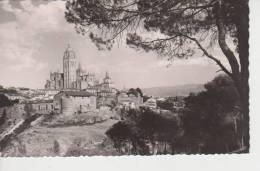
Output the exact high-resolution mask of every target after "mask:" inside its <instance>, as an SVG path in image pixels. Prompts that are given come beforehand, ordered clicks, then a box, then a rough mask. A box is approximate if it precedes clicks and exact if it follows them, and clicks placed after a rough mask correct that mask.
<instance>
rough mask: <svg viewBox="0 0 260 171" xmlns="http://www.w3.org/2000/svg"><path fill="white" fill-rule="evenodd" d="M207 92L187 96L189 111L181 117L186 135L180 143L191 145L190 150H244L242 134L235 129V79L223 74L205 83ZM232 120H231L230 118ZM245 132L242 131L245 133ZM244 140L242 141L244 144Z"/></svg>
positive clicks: (212, 151) (236, 97)
mask: <svg viewBox="0 0 260 171" xmlns="http://www.w3.org/2000/svg"><path fill="white" fill-rule="evenodd" d="M205 88H206V91H204V92H201V93H199V94H198V95H192V96H189V97H187V98H186V99H185V101H186V111H185V113H184V115H183V117H182V121H183V128H184V130H185V134H184V136H183V138H182V140H181V141H180V142H179V145H182V144H189V147H188V148H189V150H187V149H186V150H187V152H189V153H198V152H202V153H227V152H231V151H234V150H237V149H243V144H242V143H243V141H244V140H243V135H241V129H240V131H236V129H235V124H236V126H238V127H239V128H240V127H241V123H240V122H237V123H235V124H234V122H233V121H232V120H233V118H234V117H238V121H241V116H239V115H237V113H236V111H235V106H237V104H238V100H237V99H238V93H237V90H236V88H235V87H234V83H233V81H232V80H231V79H230V78H229V77H227V76H224V75H221V76H218V77H216V78H215V79H214V80H213V81H211V82H209V83H208V84H206V85H205ZM230 119H232V120H231V121H230ZM242 134H243V132H242ZM241 142H242V143H241Z"/></svg>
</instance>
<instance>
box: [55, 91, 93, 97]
mask: <svg viewBox="0 0 260 171" xmlns="http://www.w3.org/2000/svg"><path fill="white" fill-rule="evenodd" d="M60 93H63V94H65V95H67V96H74V97H89V96H94V94H92V93H89V92H87V91H62V92H60Z"/></svg>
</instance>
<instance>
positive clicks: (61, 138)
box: [3, 120, 117, 156]
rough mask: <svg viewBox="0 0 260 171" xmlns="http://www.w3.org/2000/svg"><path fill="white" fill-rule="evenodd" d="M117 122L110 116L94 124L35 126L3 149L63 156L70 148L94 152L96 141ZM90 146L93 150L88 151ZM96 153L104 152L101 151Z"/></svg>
mask: <svg viewBox="0 0 260 171" xmlns="http://www.w3.org/2000/svg"><path fill="white" fill-rule="evenodd" d="M115 122H117V121H115V120H107V121H105V122H102V123H97V124H94V125H85V126H69V127H57V128H47V127H44V126H38V127H32V128H30V129H28V130H26V131H25V132H23V133H21V134H20V135H19V136H18V138H17V139H16V140H14V141H12V142H11V145H10V147H9V148H7V149H6V150H5V151H4V152H3V153H4V156H64V155H68V151H74V152H75V150H76V151H77V150H80V151H85V153H84V154H81V155H93V151H95V150H96V149H95V148H96V147H97V146H96V145H95V144H97V143H100V142H102V141H103V140H104V139H105V138H106V135H105V132H106V130H107V129H109V127H111V126H112V125H113V124H114V123H115ZM55 140H56V141H57V142H58V146H59V150H58V151H59V152H58V153H57V152H56V153H55V152H54V151H55V150H54V148H55V147H54V146H55V145H54V141H55ZM90 148H92V149H93V150H92V151H91V150H90V151H89V149H90ZM87 150H88V151H87ZM56 151H57V150H56ZM70 153H71V152H70ZM94 153H97V154H99V155H102V152H100V151H98V152H94ZM71 154H74V153H71ZM79 155H80V154H79Z"/></svg>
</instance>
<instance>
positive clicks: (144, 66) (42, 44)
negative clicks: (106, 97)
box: [0, 0, 219, 88]
mask: <svg viewBox="0 0 260 171" xmlns="http://www.w3.org/2000/svg"><path fill="white" fill-rule="evenodd" d="M64 12H65V2H64V1H46V0H21V1H20V0H10V1H8V0H1V1H0V85H3V86H5V87H8V86H15V87H29V88H43V87H44V84H45V82H46V79H48V78H49V73H50V71H57V70H59V71H62V57H63V53H64V51H65V49H66V47H67V46H68V44H70V46H71V48H72V49H73V50H74V51H75V53H76V56H77V60H78V61H79V62H81V65H82V67H83V68H84V69H86V70H87V71H90V72H94V73H96V75H97V77H98V78H100V79H101V78H102V77H104V75H105V72H106V71H108V72H109V73H110V76H111V77H112V80H113V82H114V85H115V86H116V87H117V88H123V87H126V88H130V87H141V88H144V87H158V86H175V85H182V84H204V83H206V82H208V81H210V80H212V79H213V78H214V77H215V76H216V74H217V73H216V71H217V70H219V69H218V67H217V66H216V65H215V64H214V63H213V62H211V61H210V60H208V59H206V58H205V57H202V56H201V55H197V56H194V58H192V59H188V60H176V61H174V62H173V64H172V65H171V66H170V67H167V61H166V60H165V59H161V58H158V56H157V55H156V54H155V53H152V52H149V53H146V52H142V51H135V50H134V49H130V48H128V47H127V45H124V44H121V45H120V46H115V47H114V48H113V49H112V50H111V51H99V50H98V49H97V48H96V46H95V45H94V44H93V43H92V42H91V40H90V39H89V38H88V36H83V35H80V34H77V33H76V31H75V29H74V25H73V24H70V23H67V22H66V20H65V17H64V16H65V14H64Z"/></svg>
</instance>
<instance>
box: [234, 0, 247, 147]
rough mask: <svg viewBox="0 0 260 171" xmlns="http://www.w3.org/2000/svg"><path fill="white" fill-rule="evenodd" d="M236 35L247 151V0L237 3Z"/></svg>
mask: <svg viewBox="0 0 260 171" xmlns="http://www.w3.org/2000/svg"><path fill="white" fill-rule="evenodd" d="M237 19H238V20H237V21H236V27H237V34H238V35H237V37H238V52H239V60H240V65H241V73H240V84H241V85H240V86H241V88H240V94H241V105H242V112H243V114H244V116H243V117H244V123H243V131H244V133H243V135H244V144H245V146H246V147H247V152H249V146H250V144H249V138H250V136H249V83H248V79H249V44H248V41H249V7H248V0H241V2H240V3H238V4H237Z"/></svg>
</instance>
